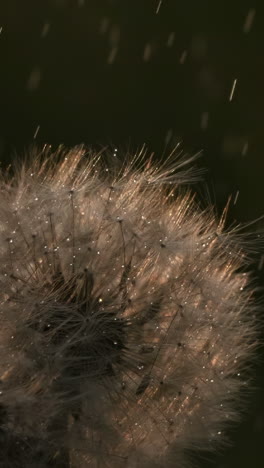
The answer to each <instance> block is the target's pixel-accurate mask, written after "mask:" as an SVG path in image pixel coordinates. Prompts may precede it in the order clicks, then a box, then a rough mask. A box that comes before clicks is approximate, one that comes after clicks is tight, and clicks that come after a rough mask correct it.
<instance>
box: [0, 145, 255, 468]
mask: <svg viewBox="0 0 264 468" xmlns="http://www.w3.org/2000/svg"><path fill="white" fill-rule="evenodd" d="M107 161H108V162H107ZM123 161H124V162H123V163H121V162H120V161H118V158H117V157H116V153H114V156H112V157H111V158H110V157H108V158H107V157H104V155H103V154H100V153H99V154H98V153H97V154H95V153H93V152H92V151H87V152H85V150H84V149H83V148H82V147H76V148H73V149H72V150H70V151H67V150H65V149H63V148H59V150H57V151H55V152H52V150H51V149H49V148H47V147H44V148H43V149H42V150H40V151H37V150H36V149H33V150H31V152H30V155H29V157H28V158H27V159H26V160H25V161H24V163H22V164H18V163H17V164H15V165H14V167H13V168H11V171H10V172H9V173H8V174H7V173H4V172H3V173H2V175H1V180H0V189H1V191H0V298H1V302H0V304H1V305H0V320H1V327H0V379H1V380H0V450H1V461H0V466H1V467H4V468H9V467H10V468H15V467H19V468H28V467H31V468H33V467H34V468H36V467H41V468H46V467H60V468H69V467H72V468H86V467H91V468H96V467H101V468H104V467H109V468H118V467H120V468H121V467H122V468H123V467H126V468H146V467H148V468H150V467H154V468H164V467H168V468H169V467H176V468H182V467H189V466H190V457H189V455H192V454H193V453H194V452H196V451H197V450H199V451H204V450H212V449H214V448H215V447H220V446H221V445H222V444H224V442H225V436H224V432H223V431H224V430H225V428H226V426H228V423H229V422H232V421H235V420H236V419H237V418H238V414H239V411H238V410H239V407H240V406H241V395H243V394H244V392H243V391H242V390H243V389H244V388H246V387H247V381H248V376H249V370H250V362H251V359H252V355H254V353H253V351H254V349H255V347H256V330H255V329H256V325H255V323H256V322H255V311H256V308H257V307H256V305H254V300H253V299H252V295H253V293H254V288H253V286H251V280H250V279H249V275H248V273H246V272H245V268H246V267H247V264H248V258H247V256H245V254H244V253H243V251H242V249H241V248H240V247H239V245H240V243H239V240H240V234H239V231H237V230H236V229H234V230H233V231H230V232H225V231H223V225H224V218H225V215H223V217H222V219H220V221H217V219H216V217H215V215H214V214H213V210H212V209H211V208H209V209H208V210H207V211H203V210H201V209H200V208H199V207H198V205H197V204H196V202H195V201H194V196H193V195H192V194H191V193H190V191H189V190H187V189H184V184H186V183H189V182H191V181H192V179H195V178H196V176H197V174H196V173H195V171H193V170H191V171H189V170H188V163H189V162H190V161H186V160H181V159H177V158H176V159H175V157H174V156H173V155H172V156H171V157H170V158H168V160H167V161H165V163H163V164H162V163H160V164H159V165H158V164H157V163H155V162H154V161H153V160H152V159H151V158H146V155H145V154H144V151H143V150H142V151H141V152H139V153H138V154H136V155H135V156H134V157H129V156H128V155H125V157H124V158H123ZM242 243H243V238H242ZM244 244H245V245H246V242H245V243H244ZM241 245H242V244H241ZM242 406H243V405H242Z"/></svg>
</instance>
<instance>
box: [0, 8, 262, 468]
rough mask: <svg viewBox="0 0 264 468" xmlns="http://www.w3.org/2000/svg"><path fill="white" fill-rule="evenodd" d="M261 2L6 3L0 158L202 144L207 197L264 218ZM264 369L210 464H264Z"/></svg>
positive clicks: (238, 215)
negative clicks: (56, 149) (60, 150)
mask: <svg viewBox="0 0 264 468" xmlns="http://www.w3.org/2000/svg"><path fill="white" fill-rule="evenodd" d="M260 8H261V7H258V6H257V5H256V2H254V0H251V1H250V0H229V1H225V0H224V1H216V0H215V1H214V0H210V1H198V0H185V1H184V0H181V1H179V0H163V1H162V2H160V1H159V0H43V1H42V0H0V31H1V32H0V89H1V94H0V99H1V100H0V106H1V107H0V161H1V164H2V166H3V167H5V165H6V164H7V163H8V161H9V160H10V157H11V156H13V155H14V152H17V153H18V155H19V154H24V152H25V149H26V148H27V147H28V146H29V145H30V144H31V143H32V142H36V143H37V144H39V145H42V144H43V143H49V144H52V145H54V146H56V145H58V144H60V143H63V144H65V145H66V146H71V145H75V144H79V143H85V144H86V145H88V146H89V145H92V146H93V147H95V148H100V147H101V146H102V145H108V146H109V147H111V148H113V147H116V148H118V153H119V155H120V157H121V155H122V150H125V151H127V149H129V150H130V151H131V152H133V151H134V150H136V149H138V148H139V147H140V146H142V144H143V143H146V145H147V147H148V148H149V150H150V151H154V152H155V154H156V157H157V158H158V157H159V155H162V154H164V153H165V154H169V152H170V151H171V150H172V149H173V148H174V147H175V146H176V144H177V143H179V142H181V145H180V148H181V149H182V150H183V151H186V152H188V153H189V154H194V153H195V152H197V151H200V150H202V151H203V156H202V157H201V158H200V160H199V161H198V164H200V165H201V166H203V167H206V168H207V174H206V175H205V184H206V185H205V186H206V187H208V189H206V190H205V189H204V194H205V193H206V197H210V200H211V201H213V202H214V203H216V205H217V207H218V211H219V212H221V210H222V209H223V207H224V206H225V204H226V202H227V199H228V196H229V195H232V196H233V201H232V203H231V208H230V212H229V218H230V219H232V220H236V221H237V222H241V221H242V222H249V221H252V220H254V219H256V218H258V217H260V216H261V215H264V196H263V195H264V184H263V170H264V142H263V131H264V118H263V117H264V91H263V84H264V53H263V49H264V16H263V13H264V11H261V10H260ZM262 9H263V10H264V8H263V7H262ZM234 83H236V86H235V89H234V93H233V96H232V98H231V90H232V87H233V85H234ZM208 193H209V194H210V195H208ZM236 198H237V200H236V202H235V199H236ZM234 202H235V203H234ZM263 227H264V222H263V221H259V222H258V223H256V224H254V225H253V226H252V228H251V229H253V230H257V229H263ZM263 253H264V252H263ZM260 260H261V254H260V255H259V257H258V258H256V274H257V276H258V278H259V282H260V284H261V285H263V280H264V277H263V272H262V271H261V270H260V269H258V262H259V261H260ZM263 374H264V372H263V358H262V360H261V356H260V359H259V364H258V367H257V368H256V381H255V385H256V386H257V387H258V391H256V392H255V393H254V394H253V396H252V398H251V403H250V406H249V409H248V417H247V418H246V419H244V422H243V423H242V424H241V425H240V426H239V427H238V428H237V430H235V431H233V432H232V433H231V438H232V440H233V444H234V445H233V447H232V448H230V449H227V450H226V451H225V452H224V454H223V455H221V454H219V455H217V456H215V457H212V459H211V461H208V462H207V461H203V462H202V463H201V466H202V467H207V466H208V467H212V466H216V467H218V468H220V467H221V468H244V467H245V468H249V467H256V468H262V467H263V466H264V456H263V450H262V441H263V442H264V439H263V435H264V418H263V416H264V397H263V396H262V391H263V388H264V376H263Z"/></svg>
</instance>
